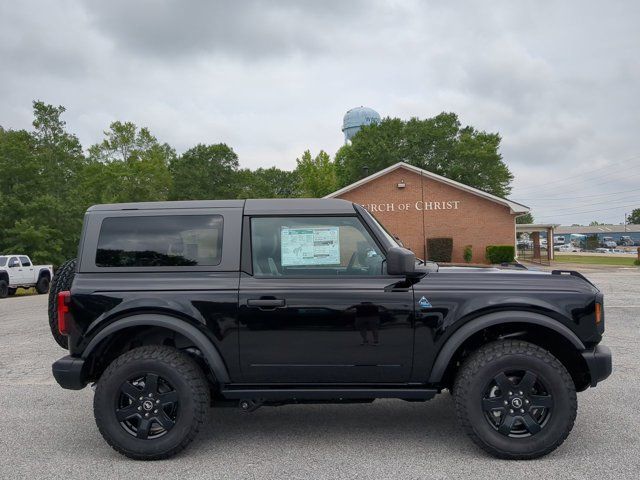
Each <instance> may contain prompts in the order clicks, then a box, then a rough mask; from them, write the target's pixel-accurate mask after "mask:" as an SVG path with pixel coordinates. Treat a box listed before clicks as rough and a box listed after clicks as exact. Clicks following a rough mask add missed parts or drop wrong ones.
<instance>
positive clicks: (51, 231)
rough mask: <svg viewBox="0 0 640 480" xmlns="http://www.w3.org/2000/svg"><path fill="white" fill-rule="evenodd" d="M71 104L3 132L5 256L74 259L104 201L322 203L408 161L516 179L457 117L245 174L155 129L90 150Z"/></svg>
mask: <svg viewBox="0 0 640 480" xmlns="http://www.w3.org/2000/svg"><path fill="white" fill-rule="evenodd" d="M64 112H65V108H64V107H62V106H58V107H56V106H53V105H48V104H46V103H44V102H41V101H35V102H34V103H33V114H34V120H33V129H32V130H29V131H27V130H12V129H3V128H2V127H0V253H3V252H4V253H7V252H17V253H25V254H28V255H30V256H31V257H32V258H33V259H34V260H35V261H37V262H47V263H54V264H56V265H58V264H60V263H61V262H63V261H64V260H65V259H67V258H70V257H73V256H75V255H76V249H77V245H78V240H79V235H80V229H81V226H82V218H83V214H84V212H85V211H86V209H87V208H88V207H89V206H91V205H94V204H98V203H119V202H141V201H159V200H196V199H234V198H285V197H321V196H324V195H326V194H328V193H330V192H332V191H335V190H337V189H338V188H341V187H343V186H345V185H348V184H350V183H352V182H354V181H356V180H358V179H360V178H362V177H363V176H364V174H365V172H367V173H369V174H372V173H375V172H376V171H378V170H381V169H383V168H385V167H387V166H389V165H392V164H393V163H396V162H398V161H404V162H407V163H410V164H413V165H416V166H419V167H422V168H426V169H427V170H430V171H434V172H435V173H438V174H441V175H444V176H447V177H449V178H452V179H455V180H458V181H461V182H463V183H466V184H468V185H471V186H475V187H477V188H481V189H483V190H486V191H488V192H490V193H494V194H497V195H505V194H506V193H508V191H509V184H510V181H511V178H512V176H511V173H510V172H509V170H508V168H507V167H506V165H505V164H504V163H503V162H502V159H501V157H500V154H499V153H498V147H499V143H500V137H499V136H498V135H496V134H487V133H485V132H478V131H476V130H475V129H473V128H472V127H461V125H460V122H459V121H458V118H457V116H455V114H444V113H443V114H441V115H438V116H436V117H434V118H431V119H426V120H418V119H411V120H409V121H406V122H405V121H402V120H399V119H385V120H383V121H382V122H381V123H379V124H377V125H371V126H369V127H366V128H363V129H362V131H360V132H359V133H358V134H357V135H356V136H355V137H354V138H353V139H352V142H351V143H350V144H348V145H345V146H344V147H342V148H341V149H340V150H339V151H338V152H337V154H336V156H335V158H334V159H332V158H331V157H330V156H329V155H328V154H327V153H326V152H324V151H320V152H319V153H318V154H317V155H315V156H314V155H312V154H311V152H310V151H308V150H307V151H305V152H304V153H303V154H302V155H301V156H300V157H299V158H298V159H297V160H296V168H295V169H294V170H292V171H289V170H281V169H279V168H277V167H270V168H258V169H256V170H250V169H246V168H240V164H239V161H238V156H237V154H236V153H235V152H234V151H233V149H232V148H231V147H229V146H228V145H226V144H224V143H217V144H198V145H196V146H194V147H192V148H190V149H189V150H187V151H185V152H184V153H182V154H180V155H179V154H177V153H176V151H175V150H174V149H173V148H172V147H171V146H170V145H168V144H167V143H162V142H160V141H159V140H158V139H157V138H156V137H155V136H154V135H153V134H152V133H151V132H150V131H149V130H148V129H147V128H140V127H138V126H136V125H135V124H133V123H131V122H120V121H116V122H113V123H112V124H111V125H110V126H109V128H108V129H107V130H106V131H105V132H104V138H103V140H102V141H101V142H99V143H97V144H95V145H91V146H90V147H89V148H88V149H87V150H84V149H83V147H82V145H81V144H80V141H79V139H78V138H77V137H76V136H75V135H74V134H72V133H70V132H68V131H67V128H66V125H65V122H64V120H63V119H62V115H63V114H64Z"/></svg>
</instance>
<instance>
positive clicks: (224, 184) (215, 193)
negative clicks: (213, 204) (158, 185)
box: [169, 143, 238, 200]
mask: <svg viewBox="0 0 640 480" xmlns="http://www.w3.org/2000/svg"><path fill="white" fill-rule="evenodd" d="M169 170H170V171H171V175H172V177H173V187H172V189H171V193H170V195H169V198H170V199H171V200H198V199H224V198H235V197H236V195H237V191H238V187H237V183H236V172H237V170H238V156H237V155H236V153H235V152H234V151H233V150H232V149H231V148H230V147H228V146H227V145H225V144H224V143H218V144H216V145H202V144H199V145H196V146H195V147H193V148H190V149H189V150H187V151H186V152H184V153H183V154H182V155H181V156H180V157H178V158H176V159H174V160H173V161H172V162H171V165H170V167H169Z"/></svg>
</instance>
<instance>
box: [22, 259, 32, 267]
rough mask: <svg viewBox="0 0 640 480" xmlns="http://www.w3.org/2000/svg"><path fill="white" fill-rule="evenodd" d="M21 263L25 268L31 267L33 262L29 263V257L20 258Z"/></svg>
mask: <svg viewBox="0 0 640 480" xmlns="http://www.w3.org/2000/svg"><path fill="white" fill-rule="evenodd" d="M20 263H22V266H23V267H30V266H31V262H30V261H29V259H28V258H27V257H20Z"/></svg>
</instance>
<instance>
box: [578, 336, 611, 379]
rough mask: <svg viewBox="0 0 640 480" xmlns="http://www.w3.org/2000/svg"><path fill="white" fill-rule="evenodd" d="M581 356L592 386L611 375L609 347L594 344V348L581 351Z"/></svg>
mask: <svg viewBox="0 0 640 480" xmlns="http://www.w3.org/2000/svg"><path fill="white" fill-rule="evenodd" d="M582 358H584V360H585V362H587V367H588V368H589V375H590V377H591V386H592V387H595V386H596V385H597V384H598V382H601V381H602V380H604V379H605V378H607V377H608V376H609V375H611V370H612V363H611V349H610V348H609V347H607V346H605V345H596V346H595V348H592V349H589V350H585V351H584V352H582Z"/></svg>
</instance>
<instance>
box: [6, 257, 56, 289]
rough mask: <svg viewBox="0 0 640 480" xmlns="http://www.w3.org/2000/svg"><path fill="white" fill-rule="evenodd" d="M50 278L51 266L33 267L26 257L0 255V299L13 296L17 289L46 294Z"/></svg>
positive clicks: (51, 273) (51, 274)
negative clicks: (31, 289) (34, 289)
mask: <svg viewBox="0 0 640 480" xmlns="http://www.w3.org/2000/svg"><path fill="white" fill-rule="evenodd" d="M52 276H53V266H52V265H34V264H33V262H32V261H31V259H30V258H29V257H28V256H26V255H19V254H9V255H0V298H5V297H6V296H8V295H15V293H16V291H17V290H18V288H31V287H36V291H37V292H38V293H41V294H42V293H47V292H48V291H49V283H50V282H51V277H52Z"/></svg>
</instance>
